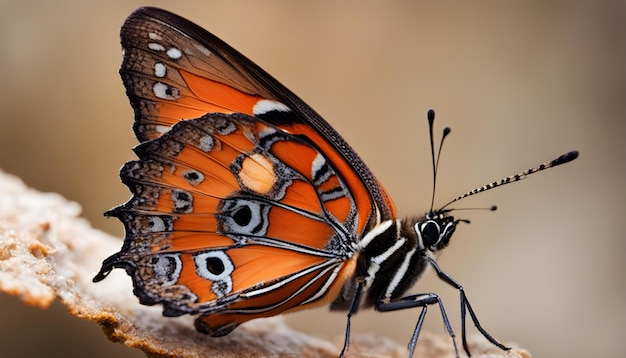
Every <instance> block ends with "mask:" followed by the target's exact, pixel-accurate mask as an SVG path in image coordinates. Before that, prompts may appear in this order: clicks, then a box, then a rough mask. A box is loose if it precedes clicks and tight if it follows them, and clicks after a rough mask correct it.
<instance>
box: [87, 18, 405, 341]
mask: <svg viewBox="0 0 626 358" xmlns="http://www.w3.org/2000/svg"><path fill="white" fill-rule="evenodd" d="M121 36H122V46H123V48H124V61H123V64H122V68H121V70H120V74H121V76H122V79H123V81H124V85H125V87H126V89H127V94H128V96H129V98H130V101H131V104H132V106H133V108H134V110H135V123H134V130H135V134H136V136H137V138H138V139H139V140H140V141H141V142H143V143H142V144H141V145H139V146H138V147H137V148H136V149H135V151H136V152H137V155H138V156H139V160H138V161H134V162H129V163H127V164H126V165H125V166H124V167H123V168H122V170H121V174H120V176H121V178H122V180H123V182H124V183H125V184H126V185H127V186H128V187H129V188H130V190H131V192H132V193H133V197H132V198H131V200H130V201H129V202H128V203H126V204H124V205H122V206H120V207H118V208H115V209H113V210H111V211H110V212H109V213H108V214H109V215H111V216H116V217H118V218H120V220H122V222H123V223H124V225H125V229H126V238H125V241H124V245H123V247H122V250H121V251H120V252H119V253H117V254H114V255H113V256H111V257H109V258H108V259H106V260H105V261H104V262H103V266H102V269H101V271H100V273H99V274H98V275H97V276H96V277H95V279H94V280H96V281H98V280H101V279H103V278H104V277H105V276H106V275H107V274H108V272H110V270H112V269H113V268H116V267H119V268H125V269H126V271H127V272H128V273H129V275H130V276H131V277H132V279H133V284H134V286H135V290H134V292H135V294H136V295H137V296H138V297H139V298H140V300H141V302H142V303H144V304H157V303H159V304H163V306H164V315H169V316H176V315H181V314H185V313H190V314H200V318H199V319H198V320H197V321H196V325H197V328H198V330H200V331H202V332H205V333H208V334H211V335H214V336H219V335H224V334H227V333H228V332H230V331H231V330H232V329H234V328H235V327H236V326H237V325H239V324H240V323H242V322H245V321H247V320H250V319H253V318H257V317H266V316H272V315H276V314H279V313H281V312H284V311H288V310H294V309H300V308H302V307H305V306H309V305H318V304H322V303H325V302H328V301H329V300H332V299H333V298H335V296H337V294H338V292H339V291H340V290H341V288H342V286H343V284H344V283H345V282H346V280H348V279H349V278H350V277H351V276H352V275H353V273H354V270H355V260H353V258H355V257H356V256H355V250H356V246H357V241H358V240H359V239H360V238H361V237H362V235H364V233H365V232H366V231H367V230H368V228H370V227H371V226H372V225H373V224H375V223H376V222H377V221H380V220H387V219H395V208H394V206H393V203H392V202H391V200H390V199H389V197H388V195H387V193H386V192H385V191H384V189H383V188H382V186H381V185H380V184H379V182H378V181H377V180H376V179H375V178H374V176H373V175H372V174H371V172H370V171H369V169H368V168H367V167H366V166H365V164H364V163H363V162H362V160H361V159H360V158H359V157H358V155H357V154H356V153H355V152H354V151H353V150H352V149H351V148H350V147H349V145H348V144H347V143H346V142H345V140H343V138H341V136H340V135H339V134H338V133H337V132H336V131H335V130H334V129H332V128H331V127H330V125H329V124H328V123H326V122H325V121H324V120H323V119H322V118H321V117H320V116H319V115H318V114H316V113H315V112H314V111H313V110H312V109H311V108H310V107H308V106H307V105H306V104H305V103H304V102H302V101H301V100H300V99H299V98H297V97H296V96H295V95H294V94H293V93H291V92H290V91H289V90H287V89H286V88H285V87H284V86H282V85H281V84H280V83H278V82H277V81H276V80H275V79H273V78H272V77H271V76H269V75H268V74H267V73H266V72H264V71H263V70H262V69H260V68H259V67H258V66H256V65H255V64H253V63H252V62H251V61H249V60H248V59H247V58H245V57H244V56H243V55H241V54H240V53H238V52H237V51H235V50H234V49H232V48H231V47H229V46H228V45H227V44H225V43H224V42H222V41H221V40H219V39H218V38H216V37H215V36H213V35H212V34H210V33H208V32H206V31H205V30H203V29H202V28H200V27H198V26H197V25H195V24H192V23H190V22H188V21H187V20H185V19H182V18H180V17H178V16H176V15H174V14H171V13H169V12H166V11H163V10H159V9H154V8H142V9H139V10H137V11H136V12H135V13H133V14H132V15H131V16H130V17H129V18H128V19H127V21H126V23H125V24H124V26H123V28H122V33H121Z"/></svg>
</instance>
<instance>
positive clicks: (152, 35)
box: [148, 32, 163, 40]
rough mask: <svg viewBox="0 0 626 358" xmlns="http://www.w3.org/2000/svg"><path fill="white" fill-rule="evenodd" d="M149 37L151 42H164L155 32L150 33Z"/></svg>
mask: <svg viewBox="0 0 626 358" xmlns="http://www.w3.org/2000/svg"><path fill="white" fill-rule="evenodd" d="M148 37H149V38H150V40H163V38H162V37H161V36H159V35H158V34H156V33H154V32H150V33H148Z"/></svg>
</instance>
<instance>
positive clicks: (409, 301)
mask: <svg viewBox="0 0 626 358" xmlns="http://www.w3.org/2000/svg"><path fill="white" fill-rule="evenodd" d="M434 304H437V305H439V310H440V311H441V317H442V319H443V324H444V326H445V328H446V330H447V331H448V334H449V335H450V337H452V344H453V345H454V352H455V354H456V357H458V356H459V351H458V348H457V346H456V341H455V340H454V337H455V335H454V331H453V330H452V326H451V325H450V321H449V320H448V315H447V314H446V310H445V308H444V307H443V302H441V299H440V298H439V296H437V294H435V293H418V294H415V295H410V296H406V297H403V298H400V299H398V300H395V301H391V302H385V301H378V302H376V304H375V306H374V308H375V309H376V310H377V311H380V312H389V311H397V310H403V309H407V308H415V307H422V312H421V313H420V316H419V318H418V320H417V324H416V325H415V330H413V335H412V336H411V341H410V342H409V357H413V353H414V352H415V345H416V344H417V338H418V337H419V334H420V331H421V329H422V324H423V323H424V317H426V312H427V311H428V306H429V305H434Z"/></svg>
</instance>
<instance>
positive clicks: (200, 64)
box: [120, 8, 396, 233]
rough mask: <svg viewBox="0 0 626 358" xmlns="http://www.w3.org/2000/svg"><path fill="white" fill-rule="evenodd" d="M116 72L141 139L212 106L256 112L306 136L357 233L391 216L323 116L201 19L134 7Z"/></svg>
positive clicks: (384, 197)
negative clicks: (353, 208) (335, 182)
mask: <svg viewBox="0 0 626 358" xmlns="http://www.w3.org/2000/svg"><path fill="white" fill-rule="evenodd" d="M121 34H122V47H123V48H124V62H123V64H122V68H121V69H120V74H121V76H122V79H123V81H124V84H125V86H126V89H127V93H128V96H129V98H130V100H131V104H132V106H133V108H134V109H135V124H134V130H135V134H136V135H137V138H138V139H139V140H140V141H145V140H149V139H154V138H156V137H158V136H160V135H161V134H163V133H164V132H166V131H167V130H168V129H169V127H171V125H173V124H174V123H176V122H178V121H180V120H183V119H192V118H197V117H200V116H202V115H203V114H205V113H209V112H221V113H234V112H239V113H245V114H249V115H256V116H259V117H261V118H263V119H264V120H266V121H268V122H269V123H271V124H273V125H275V126H277V127H279V128H282V129H284V130H286V131H288V132H290V133H292V134H294V135H303V136H305V137H306V138H307V140H309V141H311V142H312V143H313V144H314V145H315V146H316V147H317V148H318V149H319V150H320V151H321V152H322V153H324V155H325V156H326V157H327V158H328V159H329V160H330V161H331V162H333V163H334V165H335V166H336V168H337V171H338V172H339V174H340V175H341V176H342V177H343V178H344V180H345V181H346V182H347V183H348V185H349V186H350V189H351V191H352V194H353V196H354V197H355V199H356V205H357V207H358V212H359V215H360V220H359V233H362V232H363V231H364V230H365V228H366V227H367V226H368V225H369V224H372V222H371V221H370V220H374V218H375V216H376V215H380V216H381V221H382V220H386V219H395V218H396V212H395V207H394V205H393V201H392V200H391V199H390V197H389V195H388V194H387V192H386V191H385V190H384V188H383V187H382V185H381V184H380V183H379V182H378V181H377V180H376V178H375V177H374V175H373V174H372V173H371V171H370V170H369V168H368V167H367V166H366V165H365V163H363V161H362V160H361V158H359V156H358V154H356V152H355V151H354V150H353V149H352V148H351V147H350V146H349V145H348V143H347V142H346V141H345V140H344V139H343V138H342V137H341V135H339V133H337V131H335V130H334V129H333V128H332V127H331V126H330V125H329V124H328V123H327V122H326V121H325V120H324V119H323V118H322V117H320V116H319V115H318V114H317V113H316V112H315V111H314V110H313V109H312V108H311V107H309V106H308V105H306V103H304V102H303V101H302V100H301V99H300V98H298V97H297V96H296V95H295V94H293V93H292V92H291V91H289V90H288V89H287V88H286V87H285V86H283V85H282V84H280V83H279V82H278V81H277V80H275V79H274V78H273V77H272V76H270V75H269V74H268V73H267V72H265V71H264V70H263V69H261V68H260V67H259V66H257V65H256V64H254V63H253V62H252V61H250V60H249V59H247V58H246V57H245V56H243V55H242V54H241V53H239V52H238V51H236V50H235V49H233V48H232V47H230V46H229V45H228V44H226V43H225V42H223V41H222V40H220V39H219V38H217V37H216V36H214V35H213V34H211V33H209V32H207V31H206V30H204V29H202V28H201V27H199V26H198V25H196V24H194V23H192V22H190V21H188V20H186V19H183V18H181V17H179V16H177V15H175V14H172V13H170V12H167V11H164V10H161V9H156V8H141V9H138V10H137V11H135V13H133V14H132V15H131V16H130V17H129V18H128V19H127V20H126V23H125V24H124V26H123V27H122V32H121Z"/></svg>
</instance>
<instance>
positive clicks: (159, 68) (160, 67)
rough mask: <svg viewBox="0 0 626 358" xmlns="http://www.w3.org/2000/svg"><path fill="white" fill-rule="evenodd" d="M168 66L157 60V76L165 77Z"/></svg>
mask: <svg viewBox="0 0 626 358" xmlns="http://www.w3.org/2000/svg"><path fill="white" fill-rule="evenodd" d="M166 72H167V68H166V67H165V65H164V64H162V63H160V62H157V63H155V64H154V75H155V76H157V77H165V74H166Z"/></svg>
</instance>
